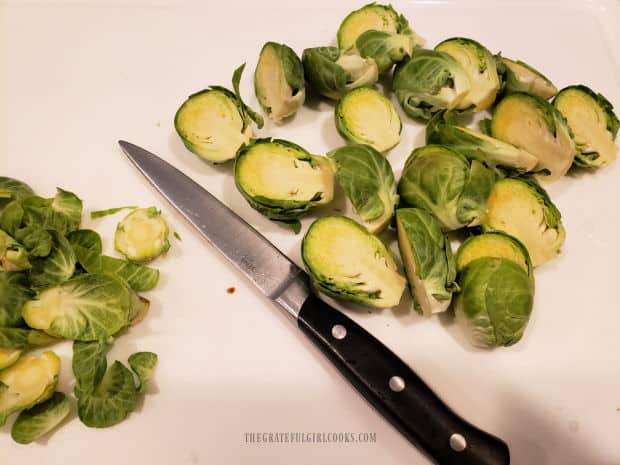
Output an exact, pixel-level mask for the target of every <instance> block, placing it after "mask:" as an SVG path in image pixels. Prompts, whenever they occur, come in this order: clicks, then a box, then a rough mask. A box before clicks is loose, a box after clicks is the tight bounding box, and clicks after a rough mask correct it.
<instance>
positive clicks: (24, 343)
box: [0, 328, 59, 350]
mask: <svg viewBox="0 0 620 465" xmlns="http://www.w3.org/2000/svg"><path fill="white" fill-rule="evenodd" d="M58 341H59V339H57V338H55V337H52V336H50V335H48V334H46V333H44V332H43V331H37V330H35V329H24V328H0V349H17V350H24V349H30V348H32V347H37V346H46V345H49V344H54V343H56V342H58Z"/></svg>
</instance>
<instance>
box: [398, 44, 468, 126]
mask: <svg viewBox="0 0 620 465" xmlns="http://www.w3.org/2000/svg"><path fill="white" fill-rule="evenodd" d="M392 88H393V89H394V93H395V94H396V98H397V99H398V102H399V103H400V105H401V107H402V109H403V111H404V112H405V113H407V114H408V115H409V116H412V117H414V118H421V119H424V120H429V119H430V118H431V117H432V116H433V114H435V113H436V112H438V111H440V110H443V109H448V110H451V109H454V108H458V107H459V105H460V103H461V101H462V99H463V98H464V96H465V95H466V94H467V93H468V92H469V90H470V88H471V87H470V84H469V79H468V77H467V74H466V73H465V71H464V70H463V67H462V66H461V65H460V64H459V62H458V61H456V60H455V59H454V58H452V57H451V56H450V55H448V54H447V53H444V52H437V51H434V50H423V49H422V50H416V51H415V53H414V54H413V56H412V57H411V59H409V60H407V61H404V62H402V63H400V64H399V65H398V66H397V67H396V70H395V71H394V81H393V83H392Z"/></svg>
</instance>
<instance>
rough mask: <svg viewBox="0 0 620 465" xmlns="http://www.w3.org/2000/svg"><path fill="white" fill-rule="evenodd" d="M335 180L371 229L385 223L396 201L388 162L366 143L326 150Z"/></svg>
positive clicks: (377, 228) (376, 229) (381, 228)
mask: <svg viewBox="0 0 620 465" xmlns="http://www.w3.org/2000/svg"><path fill="white" fill-rule="evenodd" d="M327 157H328V158H329V159H330V160H331V162H332V164H333V166H334V171H335V172H336V180H337V181H338V184H340V187H342V190H344V192H345V194H346V195H347V197H348V199H349V200H350V201H351V204H353V208H354V209H355V212H356V213H357V214H358V215H359V217H360V219H361V220H362V224H363V225H364V226H365V227H366V229H368V231H369V232H371V233H373V234H374V233H378V232H381V231H382V230H383V229H385V228H386V227H387V225H388V224H389V222H390V220H391V219H392V216H393V215H394V207H395V205H396V204H397V203H398V194H396V182H395V181H394V173H393V172H392V166H391V165H390V163H389V162H388V161H387V160H386V159H385V157H384V156H383V155H381V154H380V153H379V152H377V151H376V150H375V149H373V148H372V147H370V146H369V145H349V146H345V147H341V148H339V149H336V150H332V151H331V152H330V153H328V154H327Z"/></svg>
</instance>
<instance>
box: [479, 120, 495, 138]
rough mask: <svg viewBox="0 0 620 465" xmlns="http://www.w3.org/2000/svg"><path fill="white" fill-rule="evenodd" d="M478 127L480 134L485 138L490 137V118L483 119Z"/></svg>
mask: <svg viewBox="0 0 620 465" xmlns="http://www.w3.org/2000/svg"><path fill="white" fill-rule="evenodd" d="M478 127H479V128H480V132H481V133H482V134H484V135H486V136H489V137H492V131H491V118H483V119H481V120H480V122H479V123H478Z"/></svg>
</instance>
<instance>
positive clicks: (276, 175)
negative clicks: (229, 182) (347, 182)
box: [235, 139, 334, 232]
mask: <svg viewBox="0 0 620 465" xmlns="http://www.w3.org/2000/svg"><path fill="white" fill-rule="evenodd" d="M235 183H236V185H237V188H238V189H239V192H241V194H242V195H243V196H244V197H245V199H246V200H247V201H248V203H249V204H250V205H251V206H252V208H254V209H255V210H257V211H259V212H260V213H262V214H263V215H265V216H266V217H267V218H270V219H272V220H275V221H282V222H284V223H288V224H289V225H290V226H291V227H292V228H293V230H295V232H299V228H300V227H301V225H300V223H299V220H298V218H299V217H300V216H301V215H302V214H304V213H306V212H307V211H308V210H310V209H311V208H313V207H316V206H318V205H324V204H326V203H329V202H331V201H332V198H333V196H334V173H333V172H332V169H331V166H330V164H329V161H328V160H327V158H325V157H319V156H316V155H311V154H310V153H308V152H307V151H306V150H304V149H303V148H302V147H300V146H299V145H296V144H294V143H292V142H288V141H285V140H282V139H257V140H255V141H253V142H252V143H251V144H249V145H247V146H245V147H243V148H242V149H241V150H240V151H239V155H238V156H237V160H236V161H235Z"/></svg>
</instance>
